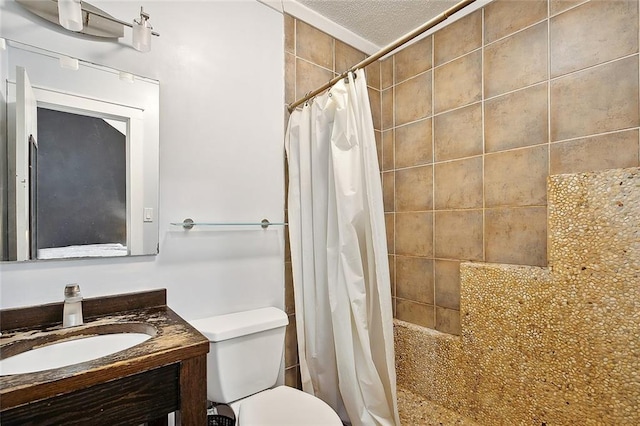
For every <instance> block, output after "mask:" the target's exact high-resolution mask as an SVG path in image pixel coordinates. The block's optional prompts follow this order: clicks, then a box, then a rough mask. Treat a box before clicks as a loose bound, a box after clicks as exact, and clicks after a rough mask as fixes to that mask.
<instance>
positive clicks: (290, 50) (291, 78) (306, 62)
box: [284, 14, 431, 387]
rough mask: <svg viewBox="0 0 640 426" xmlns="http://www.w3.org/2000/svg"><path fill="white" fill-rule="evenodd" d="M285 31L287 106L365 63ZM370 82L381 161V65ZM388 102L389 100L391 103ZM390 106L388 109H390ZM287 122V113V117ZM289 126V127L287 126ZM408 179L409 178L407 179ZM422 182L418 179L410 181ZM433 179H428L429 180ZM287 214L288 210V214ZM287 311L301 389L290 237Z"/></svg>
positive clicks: (298, 27) (288, 371)
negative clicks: (356, 65) (355, 66)
mask: <svg viewBox="0 0 640 426" xmlns="http://www.w3.org/2000/svg"><path fill="white" fill-rule="evenodd" d="M284 24H285V25H284V27H285V46H284V50H285V102H286V103H287V104H290V103H292V102H294V101H296V100H297V99H299V98H301V97H303V96H304V95H305V94H306V93H308V92H310V91H312V90H315V89H317V88H318V87H320V86H322V85H323V84H325V83H326V82H328V81H329V80H331V79H332V78H333V77H335V76H337V75H338V74H340V73H341V72H344V71H346V70H347V69H349V68H351V67H352V66H353V65H355V64H357V63H358V62H360V61H362V60H363V59H364V58H365V54H364V53H362V52H360V51H358V50H356V49H354V48H352V47H351V46H349V45H347V44H345V43H343V42H341V41H340V40H337V39H334V38H333V37H331V36H329V35H327V34H325V33H324V32H322V31H320V30H318V29H316V28H314V27H312V26H310V25H308V24H306V23H305V22H303V21H300V20H298V19H295V18H293V17H291V16H289V15H286V14H285V15H284ZM366 72H367V82H368V86H369V98H370V101H371V109H372V114H373V121H374V127H375V129H376V130H375V136H376V142H377V145H378V149H379V155H378V156H379V158H382V157H383V154H382V149H383V144H382V139H383V137H382V134H381V132H380V128H381V124H380V123H381V116H382V115H381V113H380V112H381V109H380V103H381V97H380V90H379V88H380V64H379V63H375V64H372V65H371V66H370V67H368V68H367V70H366ZM388 101H389V100H387V102H388ZM391 105H392V104H390V105H389V106H391ZM285 115H286V119H287V120H288V118H289V115H288V113H287V114H285ZM285 125H286V123H285ZM386 146H387V149H389V148H391V149H393V144H392V143H389V142H388V143H387V144H386ZM407 178H409V177H407ZM411 178H412V179H418V182H421V181H420V180H419V179H420V178H421V177H420V176H419V175H416V176H414V177H411ZM430 178H431V177H430V176H429V179H430ZM388 184H389V180H388V181H387V188H386V189H387V192H388V191H389V189H390V190H391V193H390V194H389V193H387V198H389V197H390V199H389V200H387V202H393V197H394V194H393V185H391V186H389V185H388ZM285 212H286V210H285ZM285 240H286V242H287V246H286V247H285V309H286V312H287V314H288V315H289V326H288V327H287V334H286V346H285V384H287V385H289V386H293V387H300V371H299V363H298V349H297V340H296V326H295V302H294V294H293V277H292V273H291V253H290V251H289V245H288V235H287V236H286V238H285Z"/></svg>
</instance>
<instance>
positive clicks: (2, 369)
mask: <svg viewBox="0 0 640 426" xmlns="http://www.w3.org/2000/svg"><path fill="white" fill-rule="evenodd" d="M150 338H151V336H150V335H148V334H145V333H115V334H101V335H97V336H90V337H84V338H78V339H75V340H69V341H65V342H58V343H53V344H51V345H48V346H43V347H41V348H37V349H32V350H29V351H26V352H23V353H20V354H17V355H14V356H12V357H9V358H6V359H3V360H0V376H6V375H9V374H24V373H34V372H36V371H44V370H49V369H52V368H60V367H65V366H67V365H73V364H78V363H81V362H86V361H91V360H93V359H97V358H101V357H103V356H107V355H110V354H113V353H116V352H119V351H122V350H125V349H128V348H130V347H132V346H135V345H137V344H139V343H142V342H144V341H145V340H147V339H150Z"/></svg>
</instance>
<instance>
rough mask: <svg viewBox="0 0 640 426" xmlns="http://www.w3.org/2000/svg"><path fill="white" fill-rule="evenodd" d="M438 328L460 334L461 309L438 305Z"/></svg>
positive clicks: (445, 331)
mask: <svg viewBox="0 0 640 426" xmlns="http://www.w3.org/2000/svg"><path fill="white" fill-rule="evenodd" d="M436 330H438V331H441V332H443V333H449V334H455V335H460V331H461V330H460V311H456V310H453V309H447V308H441V307H439V306H436Z"/></svg>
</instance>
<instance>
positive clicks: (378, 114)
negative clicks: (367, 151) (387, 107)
mask: <svg viewBox="0 0 640 426" xmlns="http://www.w3.org/2000/svg"><path fill="white" fill-rule="evenodd" d="M367 91H368V94H369V105H370V106H371V119H372V120H373V128H374V129H375V130H382V111H381V99H380V91H379V90H376V89H373V88H371V87H367Z"/></svg>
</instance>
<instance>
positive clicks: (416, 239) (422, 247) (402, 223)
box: [395, 212, 433, 257]
mask: <svg viewBox="0 0 640 426" xmlns="http://www.w3.org/2000/svg"><path fill="white" fill-rule="evenodd" d="M395 216H396V229H395V237H396V239H395V244H396V247H395V248H396V251H395V253H396V254H397V255H405V256H421V257H431V256H432V255H433V247H432V246H433V215H432V213H428V212H413V213H396V214H395Z"/></svg>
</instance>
